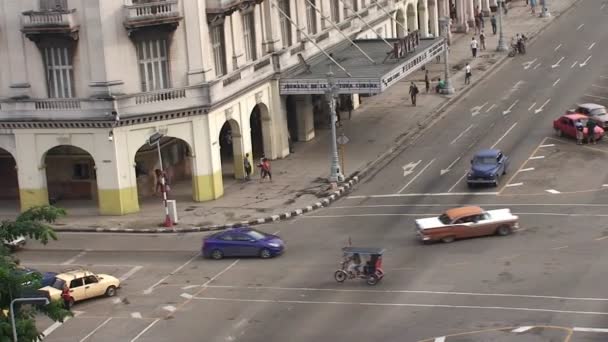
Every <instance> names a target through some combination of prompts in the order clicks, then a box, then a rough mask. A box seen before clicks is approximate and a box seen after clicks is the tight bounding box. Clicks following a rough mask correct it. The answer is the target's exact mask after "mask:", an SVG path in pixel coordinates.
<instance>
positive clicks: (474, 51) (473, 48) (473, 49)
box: [471, 37, 479, 58]
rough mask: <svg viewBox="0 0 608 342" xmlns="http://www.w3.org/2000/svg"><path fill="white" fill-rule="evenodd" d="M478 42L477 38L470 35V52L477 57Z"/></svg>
mask: <svg viewBox="0 0 608 342" xmlns="http://www.w3.org/2000/svg"><path fill="white" fill-rule="evenodd" d="M478 44H479V43H477V39H475V37H471V54H472V55H473V58H476V57H477V45H478Z"/></svg>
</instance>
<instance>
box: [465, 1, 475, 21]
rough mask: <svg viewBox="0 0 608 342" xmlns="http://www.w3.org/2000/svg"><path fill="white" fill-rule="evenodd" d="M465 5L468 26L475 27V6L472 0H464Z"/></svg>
mask: <svg viewBox="0 0 608 342" xmlns="http://www.w3.org/2000/svg"><path fill="white" fill-rule="evenodd" d="M464 1H465V5H466V11H465V15H466V20H467V24H468V25H469V27H475V7H474V5H473V0H464Z"/></svg>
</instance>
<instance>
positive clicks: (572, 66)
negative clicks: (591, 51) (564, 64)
mask: <svg viewBox="0 0 608 342" xmlns="http://www.w3.org/2000/svg"><path fill="white" fill-rule="evenodd" d="M577 64H578V61H574V63H572V65H571V66H570V69H572V68H574V67H575V66H576V65H577Z"/></svg>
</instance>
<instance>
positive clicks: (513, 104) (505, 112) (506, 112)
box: [502, 99, 519, 115]
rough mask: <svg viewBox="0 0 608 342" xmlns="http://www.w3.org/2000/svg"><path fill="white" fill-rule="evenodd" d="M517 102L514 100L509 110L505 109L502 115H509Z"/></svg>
mask: <svg viewBox="0 0 608 342" xmlns="http://www.w3.org/2000/svg"><path fill="white" fill-rule="evenodd" d="M517 102H519V99H517V100H515V102H513V103H512V104H511V105H510V106H509V108H507V110H504V111H503V112H502V115H507V114H509V113H511V109H513V107H515V105H516V104H517Z"/></svg>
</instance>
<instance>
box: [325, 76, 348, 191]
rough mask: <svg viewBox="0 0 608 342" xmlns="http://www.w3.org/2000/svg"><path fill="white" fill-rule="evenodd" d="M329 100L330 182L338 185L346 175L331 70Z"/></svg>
mask: <svg viewBox="0 0 608 342" xmlns="http://www.w3.org/2000/svg"><path fill="white" fill-rule="evenodd" d="M327 85H328V86H329V89H328V90H327V102H328V103H329V115H330V120H329V121H330V123H329V126H330V128H331V154H330V155H331V161H330V172H329V182H330V183H331V184H332V186H336V185H337V183H338V182H341V181H343V180H344V175H342V172H341V171H340V159H339V157H338V142H337V140H336V139H337V137H336V121H337V120H336V96H337V95H338V87H337V86H336V82H335V80H334V73H333V72H331V69H330V71H329V72H328V73H327Z"/></svg>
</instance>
